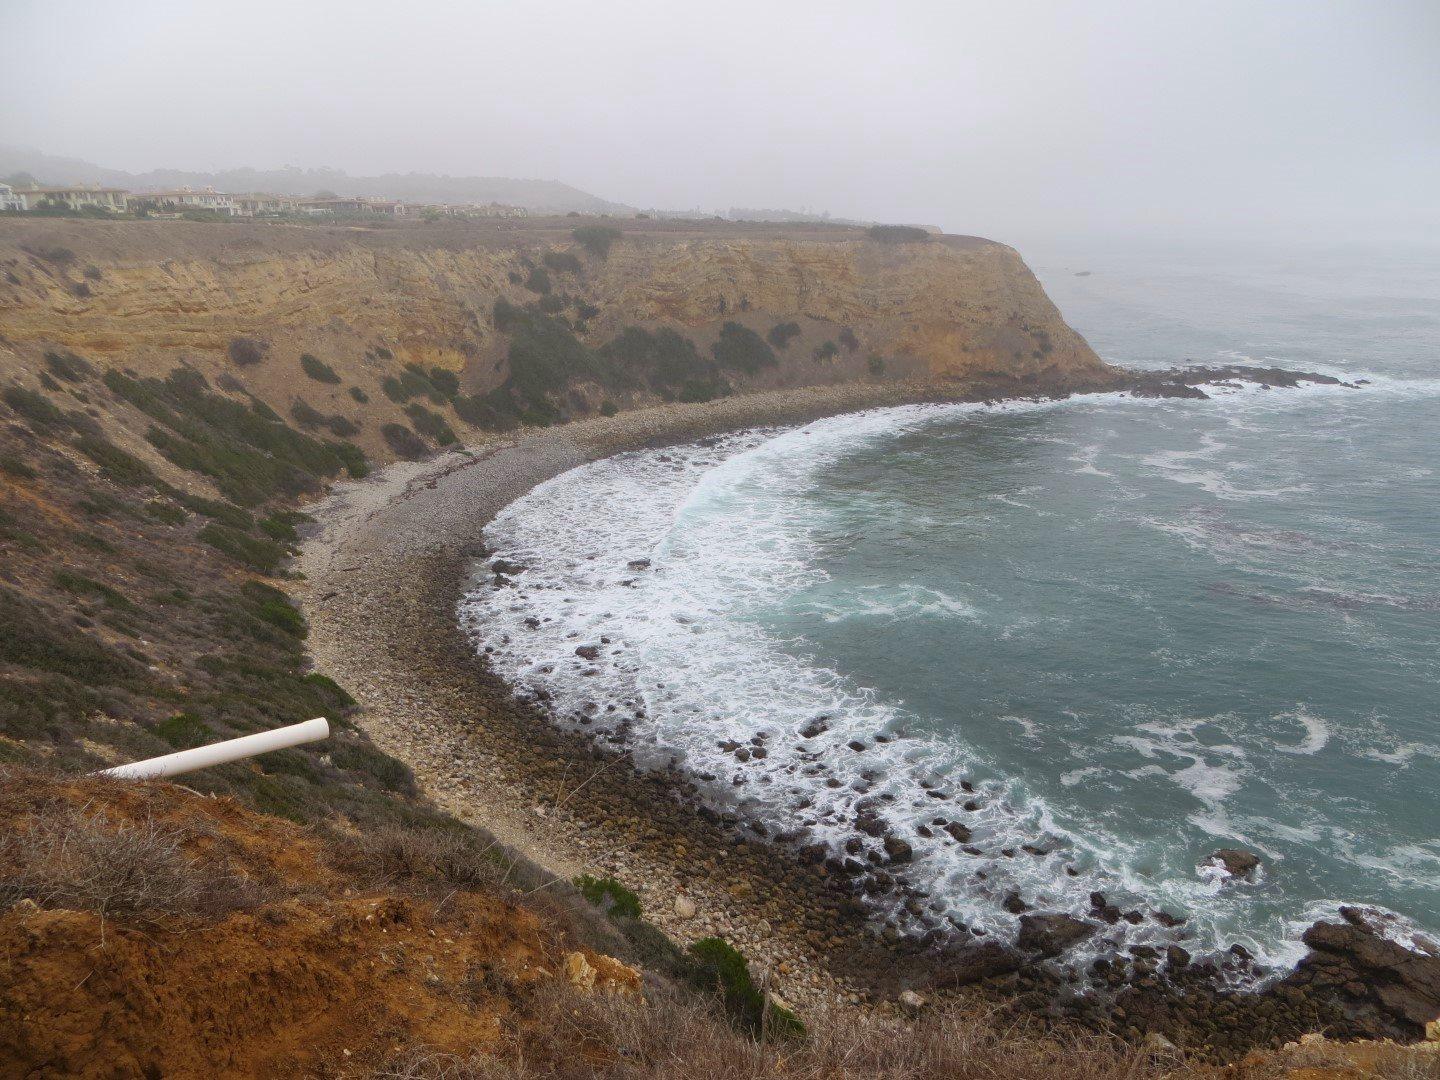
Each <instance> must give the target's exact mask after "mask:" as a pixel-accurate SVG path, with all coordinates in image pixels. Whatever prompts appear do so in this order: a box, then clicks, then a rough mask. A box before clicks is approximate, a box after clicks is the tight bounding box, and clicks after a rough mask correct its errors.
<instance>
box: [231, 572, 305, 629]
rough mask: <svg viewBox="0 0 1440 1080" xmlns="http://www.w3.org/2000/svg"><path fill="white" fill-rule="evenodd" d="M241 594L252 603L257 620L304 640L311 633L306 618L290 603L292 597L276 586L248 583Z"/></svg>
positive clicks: (254, 582) (257, 582)
mask: <svg viewBox="0 0 1440 1080" xmlns="http://www.w3.org/2000/svg"><path fill="white" fill-rule="evenodd" d="M241 592H242V593H243V595H244V596H245V598H246V599H247V600H249V601H250V602H251V604H252V607H253V610H254V613H255V617H256V618H258V619H261V620H263V621H264V622H267V623H269V624H270V625H271V626H275V627H278V628H279V629H281V630H283V631H285V633H287V634H289V635H290V636H291V637H295V638H300V639H302V640H303V639H304V638H305V636H306V635H307V634H308V633H309V632H310V631H309V628H308V627H307V626H306V625H305V616H303V615H301V614H300V612H299V610H298V609H297V608H296V607H295V605H293V604H292V603H291V602H290V597H288V596H286V595H285V594H284V593H283V592H281V591H280V590H279V589H277V588H275V587H274V586H271V585H266V584H264V583H262V582H259V581H247V582H246V583H245V586H244V588H242V589H241Z"/></svg>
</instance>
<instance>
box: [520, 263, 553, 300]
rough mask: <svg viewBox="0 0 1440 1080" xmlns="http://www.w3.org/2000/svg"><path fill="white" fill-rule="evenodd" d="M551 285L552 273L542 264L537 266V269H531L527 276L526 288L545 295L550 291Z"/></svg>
mask: <svg viewBox="0 0 1440 1080" xmlns="http://www.w3.org/2000/svg"><path fill="white" fill-rule="evenodd" d="M551 287H552V286H551V284H550V275H549V274H547V273H546V272H545V268H544V267H542V266H537V267H535V269H533V270H531V271H530V274H529V276H528V277H526V278H525V288H527V289H529V290H530V291H531V292H533V293H540V294H541V295H542V296H543V295H544V294H546V293H548V292H549V291H550V289H551Z"/></svg>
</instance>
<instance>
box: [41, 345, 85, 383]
mask: <svg viewBox="0 0 1440 1080" xmlns="http://www.w3.org/2000/svg"><path fill="white" fill-rule="evenodd" d="M45 366H46V367H48V368H49V369H50V372H51V374H53V375H55V376H56V377H58V378H61V379H64V380H65V381H66V382H72V383H78V382H83V381H85V380H86V379H88V378H90V377H91V376H92V375H94V374H95V369H94V368H93V367H91V366H90V363H89V361H87V360H83V359H81V358H80V357H78V356H76V355H75V354H74V353H73V352H69V351H66V352H47V353H46V354H45Z"/></svg>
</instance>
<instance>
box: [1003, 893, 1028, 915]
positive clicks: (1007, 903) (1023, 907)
mask: <svg viewBox="0 0 1440 1080" xmlns="http://www.w3.org/2000/svg"><path fill="white" fill-rule="evenodd" d="M1000 906H1001V907H1003V908H1004V909H1005V910H1006V911H1008V912H1010V914H1011V915H1019V914H1020V913H1021V912H1022V911H1029V910H1030V905H1029V904H1027V903H1025V901H1024V900H1022V899H1020V894H1019V893H1017V892H1012V893H1010V894H1009V895H1008V896H1006V897H1005V899H1004V900H1003V901H1002V902H1001V904H1000Z"/></svg>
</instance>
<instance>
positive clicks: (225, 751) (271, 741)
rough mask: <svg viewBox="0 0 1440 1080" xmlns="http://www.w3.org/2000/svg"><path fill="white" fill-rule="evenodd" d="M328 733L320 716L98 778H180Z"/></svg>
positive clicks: (105, 772)
mask: <svg viewBox="0 0 1440 1080" xmlns="http://www.w3.org/2000/svg"><path fill="white" fill-rule="evenodd" d="M329 734H330V724H329V722H328V721H326V720H325V718H324V717H319V718H317V719H315V720H306V721H305V722H304V723H303V724H291V725H290V726H289V727H282V728H276V729H275V730H274V731H261V732H258V733H256V734H254V735H242V736H241V737H240V738H238V739H226V740H225V741H224V742H218V743H212V744H211V745H209V746H197V747H195V748H194V749H192V750H180V751H178V752H176V753H174V754H165V755H164V756H163V757H155V758H147V759H146V760H144V761H135V762H132V763H131V764H129V765H117V766H115V767H114V768H113V769H101V770H100V772H99V773H97V774H96V775H98V776H113V777H116V778H117V779H120V780H153V779H155V778H156V777H159V776H180V775H181V774H182V773H188V772H194V771H195V770H196V769H208V768H209V767H210V766H212V765H224V764H226V763H227V762H230V761H239V760H241V759H242V758H248V757H254V756H255V755H256V754H264V753H267V752H269V751H271V750H284V749H285V748H286V747H290V746H300V745H301V744H302V743H309V742H316V741H318V740H320V739H323V738H325V737H326V736H327V735H329Z"/></svg>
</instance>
